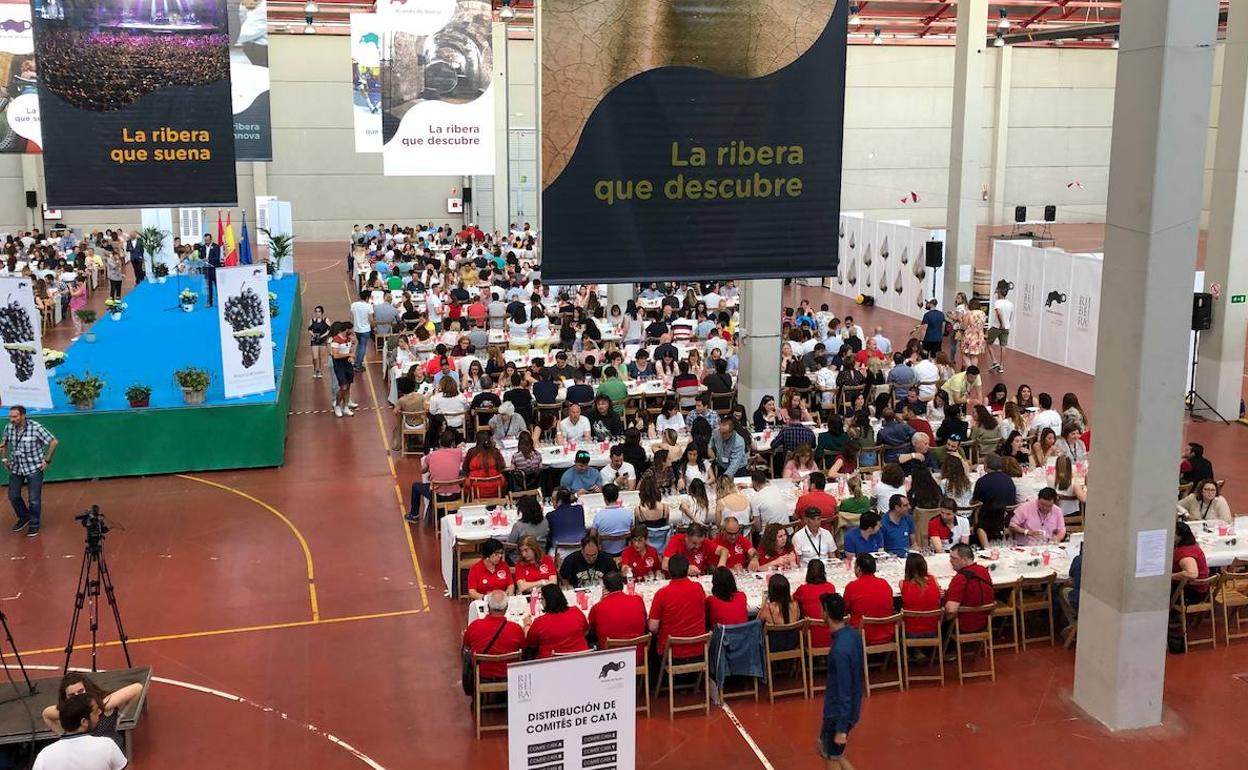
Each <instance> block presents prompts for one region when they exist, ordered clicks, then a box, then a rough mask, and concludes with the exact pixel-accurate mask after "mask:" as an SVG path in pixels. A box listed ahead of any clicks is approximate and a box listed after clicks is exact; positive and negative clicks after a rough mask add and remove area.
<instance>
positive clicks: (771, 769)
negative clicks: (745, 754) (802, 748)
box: [720, 703, 776, 770]
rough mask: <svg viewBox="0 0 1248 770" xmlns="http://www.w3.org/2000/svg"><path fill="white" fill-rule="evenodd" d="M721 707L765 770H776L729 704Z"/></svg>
mask: <svg viewBox="0 0 1248 770" xmlns="http://www.w3.org/2000/svg"><path fill="white" fill-rule="evenodd" d="M720 707H721V708H722V709H723V710H724V713H725V714H727V715H728V720H729V721H730V722H732V726H733V727H735V728H737V732H739V733H741V737H742V738H744V739H745V742H746V744H748V745H749V747H750V750H751V751H753V752H754V756H756V757H758V761H759V762H761V763H762V765H763V767H764V768H765V770H776V769H775V767H773V766H772V764H771V760H769V759H767V755H766V754H764V753H763V750H762V749H760V748H759V747H758V744H757V743H755V742H754V736H752V735H750V733H749V731H748V730H746V729H745V725H743V724H741V720H740V719H737V715H736V714H734V713H733V711H732V707H731V706H729V705H728V704H727V703H724V704H722V705H721V706H720Z"/></svg>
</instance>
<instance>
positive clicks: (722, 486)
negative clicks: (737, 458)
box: [715, 474, 750, 523]
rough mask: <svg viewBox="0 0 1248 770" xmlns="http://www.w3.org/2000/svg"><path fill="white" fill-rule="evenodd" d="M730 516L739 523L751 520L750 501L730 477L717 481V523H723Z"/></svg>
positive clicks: (721, 477) (726, 476) (720, 478)
mask: <svg viewBox="0 0 1248 770" xmlns="http://www.w3.org/2000/svg"><path fill="white" fill-rule="evenodd" d="M729 516H731V517H733V518H735V519H736V520H737V521H743V522H744V521H749V520H750V501H749V500H747V499H746V497H745V495H743V494H741V491H740V490H738V489H737V485H736V483H735V482H734V481H733V480H732V477H730V476H728V475H726V474H725V475H723V476H720V477H719V478H717V479H715V521H716V523H718V522H721V521H723V520H724V519H726V518H728V517H729Z"/></svg>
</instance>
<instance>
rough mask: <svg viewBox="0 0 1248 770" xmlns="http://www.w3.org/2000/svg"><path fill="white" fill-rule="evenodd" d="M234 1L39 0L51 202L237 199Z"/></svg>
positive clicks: (94, 204)
mask: <svg viewBox="0 0 1248 770" xmlns="http://www.w3.org/2000/svg"><path fill="white" fill-rule="evenodd" d="M227 25H228V18H227V15H226V3H225V0H154V1H153V2H122V1H121V0H56V1H55V2H50V1H49V0H35V4H34V33H35V54H36V57H37V60H38V62H39V81H40V82H39V109H40V113H41V123H42V130H43V149H44V171H45V179H46V184H47V197H48V205H49V206H50V207H53V208H107V207H120V206H192V205H233V204H234V203H235V202H236V201H237V197H238V191H237V185H236V181H235V170H234V120H233V116H232V114H231V112H232V111H231V109H230V105H231V101H230V56H229V35H228V27H227Z"/></svg>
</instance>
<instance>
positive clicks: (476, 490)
mask: <svg viewBox="0 0 1248 770" xmlns="http://www.w3.org/2000/svg"><path fill="white" fill-rule="evenodd" d="M492 486H493V487H497V488H498V489H500V490H501V489H505V488H506V486H507V480H506V479H505V478H503V475H502V474H501V473H499V474H495V475H493V476H480V477H474V478H466V479H464V494H465V496H466V497H467V500H468V502H470V503H475V504H476V505H506V504H507V496H506V494H505V493H504V494H502V495H494V496H492V497H485V496H482V494H481V492H480V489H481V487H492Z"/></svg>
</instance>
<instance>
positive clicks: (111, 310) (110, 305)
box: [104, 298, 130, 321]
mask: <svg viewBox="0 0 1248 770" xmlns="http://www.w3.org/2000/svg"><path fill="white" fill-rule="evenodd" d="M104 307H105V308H106V309H107V310H108V314H109V316H111V317H112V319H113V320H114V321H120V320H121V315H122V313H124V312H126V308H128V307H130V306H129V305H127V304H126V303H124V302H122V301H121V300H119V299H112V298H109V299H106V300H104Z"/></svg>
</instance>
